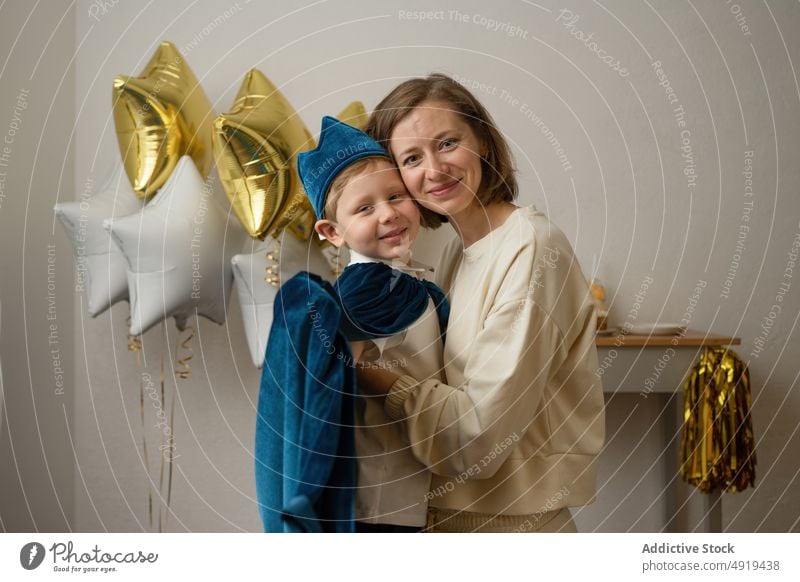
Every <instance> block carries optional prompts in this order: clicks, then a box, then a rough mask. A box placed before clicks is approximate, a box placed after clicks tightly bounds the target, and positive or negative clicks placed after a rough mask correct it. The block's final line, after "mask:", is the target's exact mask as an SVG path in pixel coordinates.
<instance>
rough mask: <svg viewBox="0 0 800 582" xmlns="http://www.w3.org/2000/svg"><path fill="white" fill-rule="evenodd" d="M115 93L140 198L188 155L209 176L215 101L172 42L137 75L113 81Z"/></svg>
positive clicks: (124, 150) (121, 138) (128, 168)
mask: <svg viewBox="0 0 800 582" xmlns="http://www.w3.org/2000/svg"><path fill="white" fill-rule="evenodd" d="M113 97H114V100H113V110H114V125H115V126H116V131H117V141H118V142H119V149H120V153H121V154H122V159H123V163H124V166H125V173H126V174H127V175H128V178H129V180H130V182H131V185H132V186H133V189H134V191H135V192H136V195H137V196H138V197H139V198H145V199H147V198H150V197H151V196H153V195H154V194H155V193H156V192H157V191H158V189H159V188H161V186H163V185H164V183H165V182H166V181H167V178H169V176H170V174H172V171H173V170H174V169H175V166H176V165H177V163H178V160H179V159H180V158H181V156H184V155H188V156H190V157H191V158H192V160H193V161H194V163H195V165H196V166H197V169H198V170H199V171H200V174H201V175H202V176H203V178H205V177H207V176H208V173H209V171H210V170H211V162H212V151H211V127H212V124H213V121H214V114H213V112H212V109H211V102H210V101H209V100H208V97H206V94H205V92H204V91H203V88H202V87H201V86H200V83H199V82H198V81H197V77H195V76H194V73H193V72H192V70H191V69H190V68H189V65H187V64H186V61H185V60H184V58H183V56H182V55H181V53H180V52H179V51H178V49H177V48H175V46H174V45H173V44H172V43H170V42H162V43H161V46H159V47H158V50H157V51H156V52H155V54H154V55H153V57H152V58H151V59H150V62H148V63H147V65H146V66H145V67H144V69H143V70H142V72H141V74H140V75H139V76H138V77H127V76H119V77H117V78H116V79H114V90H113Z"/></svg>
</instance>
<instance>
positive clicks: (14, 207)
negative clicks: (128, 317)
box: [0, 2, 75, 531]
mask: <svg viewBox="0 0 800 582" xmlns="http://www.w3.org/2000/svg"><path fill="white" fill-rule="evenodd" d="M0 23H1V24H0V29H2V32H0V55H2V58H0V241H2V243H1V245H2V246H0V300H2V303H3V329H2V332H1V333H0V353H1V354H2V360H3V388H4V393H5V400H6V401H5V406H4V407H0V409H2V410H0V414H3V415H4V418H3V422H2V423H0V426H1V427H2V430H0V528H2V529H3V530H4V531H33V530H39V531H65V530H68V529H69V527H70V525H71V524H74V521H75V519H74V505H75V504H74V485H73V476H74V474H75V460H74V457H73V449H72V442H71V441H72V439H73V438H74V436H75V427H74V424H73V415H74V410H73V406H74V385H73V375H74V373H73V370H74V359H75V351H74V350H73V346H72V337H73V333H74V321H75V315H74V312H73V303H74V284H73V279H72V271H73V266H72V249H71V247H70V244H69V242H68V241H67V239H66V237H65V236H64V235H63V234H62V232H61V229H60V228H58V227H54V224H53V205H54V204H55V203H56V202H57V201H58V200H65V199H66V200H70V199H72V197H73V196H74V194H75V192H74V190H73V189H72V185H73V183H74V159H73V156H72V148H71V145H70V139H71V132H72V128H73V126H74V116H75V113H74V112H75V97H74V89H75V87H74V69H73V68H72V66H71V65H72V60H71V59H72V56H73V53H74V47H75V21H74V19H73V18H72V12H71V11H69V10H67V3H66V2H54V3H51V5H49V6H48V7H45V6H39V7H38V8H37V9H36V10H33V11H32V10H31V6H30V5H28V3H23V2H17V3H6V4H4V5H3V6H2V8H0ZM44 31H46V34H45V33H44Z"/></svg>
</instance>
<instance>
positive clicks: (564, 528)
mask: <svg viewBox="0 0 800 582" xmlns="http://www.w3.org/2000/svg"><path fill="white" fill-rule="evenodd" d="M424 531H425V532H427V533H466V532H476V533H576V532H577V531H578V530H577V528H576V527H575V522H574V521H573V520H572V514H571V513H570V511H569V509H567V508H566V507H565V508H563V509H554V510H553V511H545V512H542V513H535V514H532V515H489V514H485V513H473V512H471V511H454V510H452V509H438V508H436V507H429V508H428V521H427V524H426V525H425V530H424Z"/></svg>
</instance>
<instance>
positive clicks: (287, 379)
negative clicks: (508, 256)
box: [255, 263, 449, 532]
mask: <svg viewBox="0 0 800 582" xmlns="http://www.w3.org/2000/svg"><path fill="white" fill-rule="evenodd" d="M429 297H430V298H433V300H434V303H435V305H436V311H437V315H438V317H439V323H440V330H442V333H444V330H445V326H446V323H447V317H448V312H449V306H448V304H447V300H446V299H445V297H444V294H443V293H442V291H441V290H440V289H439V288H438V287H436V286H435V285H433V284H432V283H429V282H427V281H422V280H419V279H416V278H414V277H411V276H410V275H407V274H404V273H401V272H400V271H397V270H395V269H392V268H390V267H388V266H387V265H385V264H383V263H359V264H356V265H351V266H349V267H347V268H346V269H345V270H344V272H343V273H342V275H341V277H339V279H338V280H337V282H336V284H335V286H331V285H330V284H329V283H327V282H326V281H324V280H322V279H321V278H320V277H318V276H316V275H313V274H310V273H306V272H301V273H299V274H297V275H295V276H294V277H292V278H291V279H289V280H288V281H287V282H286V283H285V284H284V285H283V286H282V287H281V288H280V290H279V291H278V295H277V297H276V300H275V305H274V310H273V322H272V328H271V329H270V334H269V340H268V343H267V353H266V357H265V359H264V366H263V370H262V375H261V387H260V392H259V400H258V417H257V419H256V442H255V477H256V493H257V497H258V503H259V512H260V515H261V520H262V522H263V524H264V530H265V531H267V532H323V531H324V532H351V531H354V522H353V516H354V498H355V487H356V455H355V446H354V408H355V406H354V405H355V400H354V399H355V395H356V375H355V368H354V367H353V362H352V354H351V352H350V347H349V343H348V340H349V341H355V340H363V339H371V338H377V337H387V336H391V335H394V334H397V333H400V332H401V331H403V330H405V329H407V328H408V327H410V326H411V324H413V323H414V322H415V321H416V320H417V319H418V318H419V317H420V316H421V315H422V314H423V313H424V311H425V309H426V307H427V305H428V298H429Z"/></svg>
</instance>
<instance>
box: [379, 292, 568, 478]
mask: <svg viewBox="0 0 800 582" xmlns="http://www.w3.org/2000/svg"><path fill="white" fill-rule="evenodd" d="M473 346H474V349H473V350H471V354H473V355H472V357H471V359H470V360H469V361H468V362H467V364H466V367H465V370H464V378H466V379H467V381H466V382H465V383H464V385H462V386H448V385H446V384H443V383H442V382H439V381H436V380H425V381H422V382H417V381H416V380H415V379H414V378H412V377H410V376H401V377H400V378H399V379H398V380H397V381H396V382H395V383H394V385H393V386H392V389H391V390H390V392H389V394H388V395H387V398H386V404H385V409H386V412H387V414H388V415H389V416H390V417H392V418H394V419H396V420H404V421H405V423H406V427H407V430H408V436H409V438H410V442H411V443H412V449H413V452H414V455H415V456H416V457H417V459H419V460H420V461H421V462H422V463H424V464H425V465H427V466H428V467H429V468H430V469H431V470H432V471H433V472H434V473H436V474H438V475H444V476H456V475H458V474H460V473H462V472H463V471H466V470H467V469H468V468H469V467H472V466H474V465H475V464H477V463H479V462H480V461H481V460H482V459H486V458H487V456H488V457H489V458H491V462H489V463H486V462H485V461H484V463H481V466H484V465H485V468H484V469H483V470H481V471H480V473H478V474H477V475H476V476H475V478H477V479H488V478H490V477H492V476H493V475H494V474H495V472H497V470H498V469H499V468H500V466H501V465H502V464H503V462H504V461H505V459H506V458H507V457H508V455H509V454H510V453H511V451H512V449H513V447H508V446H506V447H502V446H501V447H498V444H500V443H502V442H503V441H504V440H505V439H507V438H508V437H511V438H512V439H513V440H515V441H516V440H517V439H518V438H522V436H523V434H524V433H525V430H526V429H527V427H528V426H529V425H530V423H531V422H532V420H533V418H534V416H535V414H536V412H537V411H538V410H539V408H540V405H541V402H542V398H543V394H544V393H545V389H546V386H547V384H548V379H549V377H550V375H551V373H552V371H553V370H557V369H558V368H559V367H560V366H561V364H562V363H563V362H564V360H565V359H566V354H567V349H566V346H565V345H564V339H563V336H562V333H561V332H560V330H559V329H558V326H557V325H556V324H555V323H554V322H553V321H552V319H551V318H550V317H549V316H548V314H547V313H545V312H544V311H543V310H542V308H541V307H540V306H538V305H537V304H536V303H534V302H533V301H531V300H530V299H529V298H525V299H521V300H512V301H507V302H505V303H503V304H501V305H498V306H496V307H495V308H493V309H492V310H491V311H490V313H489V316H488V317H487V318H486V320H485V323H484V326H483V328H482V330H481V331H480V333H479V334H478V336H477V337H476V338H475V340H474V344H473ZM498 450H500V451H501V452H500V453H499V454H498V453H497V451H498ZM492 451H494V453H493V454H492Z"/></svg>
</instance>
